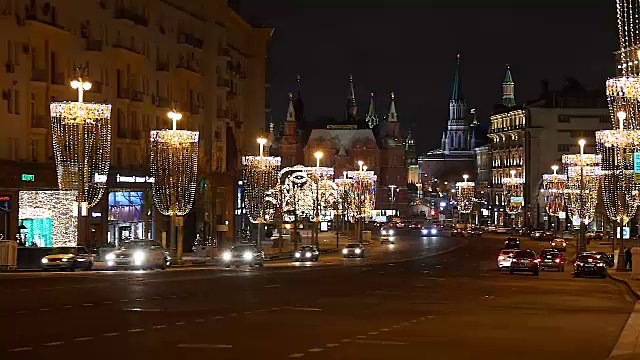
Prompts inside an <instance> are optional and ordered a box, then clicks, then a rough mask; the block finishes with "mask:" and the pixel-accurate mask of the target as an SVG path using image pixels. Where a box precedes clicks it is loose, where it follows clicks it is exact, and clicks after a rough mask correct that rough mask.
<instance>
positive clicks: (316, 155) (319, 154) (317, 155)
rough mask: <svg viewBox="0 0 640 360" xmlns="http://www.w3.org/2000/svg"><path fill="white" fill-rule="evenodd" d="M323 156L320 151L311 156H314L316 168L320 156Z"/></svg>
mask: <svg viewBox="0 0 640 360" xmlns="http://www.w3.org/2000/svg"><path fill="white" fill-rule="evenodd" d="M323 155H324V154H323V153H322V151H316V152H315V153H314V154H313V156H315V158H316V167H320V159H322V156H323Z"/></svg>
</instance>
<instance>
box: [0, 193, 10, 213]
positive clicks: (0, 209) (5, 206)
mask: <svg viewBox="0 0 640 360" xmlns="http://www.w3.org/2000/svg"><path fill="white" fill-rule="evenodd" d="M9 211H11V198H10V197H9V196H0V213H6V212H9Z"/></svg>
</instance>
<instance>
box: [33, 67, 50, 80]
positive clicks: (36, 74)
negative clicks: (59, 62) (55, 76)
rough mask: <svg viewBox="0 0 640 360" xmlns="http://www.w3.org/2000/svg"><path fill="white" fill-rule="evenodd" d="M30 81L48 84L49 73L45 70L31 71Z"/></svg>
mask: <svg viewBox="0 0 640 360" xmlns="http://www.w3.org/2000/svg"><path fill="white" fill-rule="evenodd" d="M31 81H37V82H43V83H47V82H49V72H48V71H47V69H31Z"/></svg>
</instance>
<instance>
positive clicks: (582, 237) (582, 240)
mask: <svg viewBox="0 0 640 360" xmlns="http://www.w3.org/2000/svg"><path fill="white" fill-rule="evenodd" d="M586 143H587V140H585V139H580V140H578V145H580V158H581V160H582V158H584V145H585V144H586ZM582 161H584V160H582ZM580 208H584V166H581V167H580ZM586 229H587V225H586V224H585V222H584V221H580V240H579V243H578V245H579V246H578V250H579V251H580V252H582V251H585V250H586V246H587V244H586V242H585V232H586Z"/></svg>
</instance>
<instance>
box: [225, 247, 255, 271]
mask: <svg viewBox="0 0 640 360" xmlns="http://www.w3.org/2000/svg"><path fill="white" fill-rule="evenodd" d="M222 262H223V263H224V267H225V268H227V269H228V268H230V267H231V265H233V266H235V267H238V266H240V265H249V266H251V267H253V266H259V267H263V266H264V252H263V251H262V249H260V247H259V246H258V245H255V244H238V245H234V246H233V247H231V249H230V250H228V251H225V252H224V253H223V254H222Z"/></svg>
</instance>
